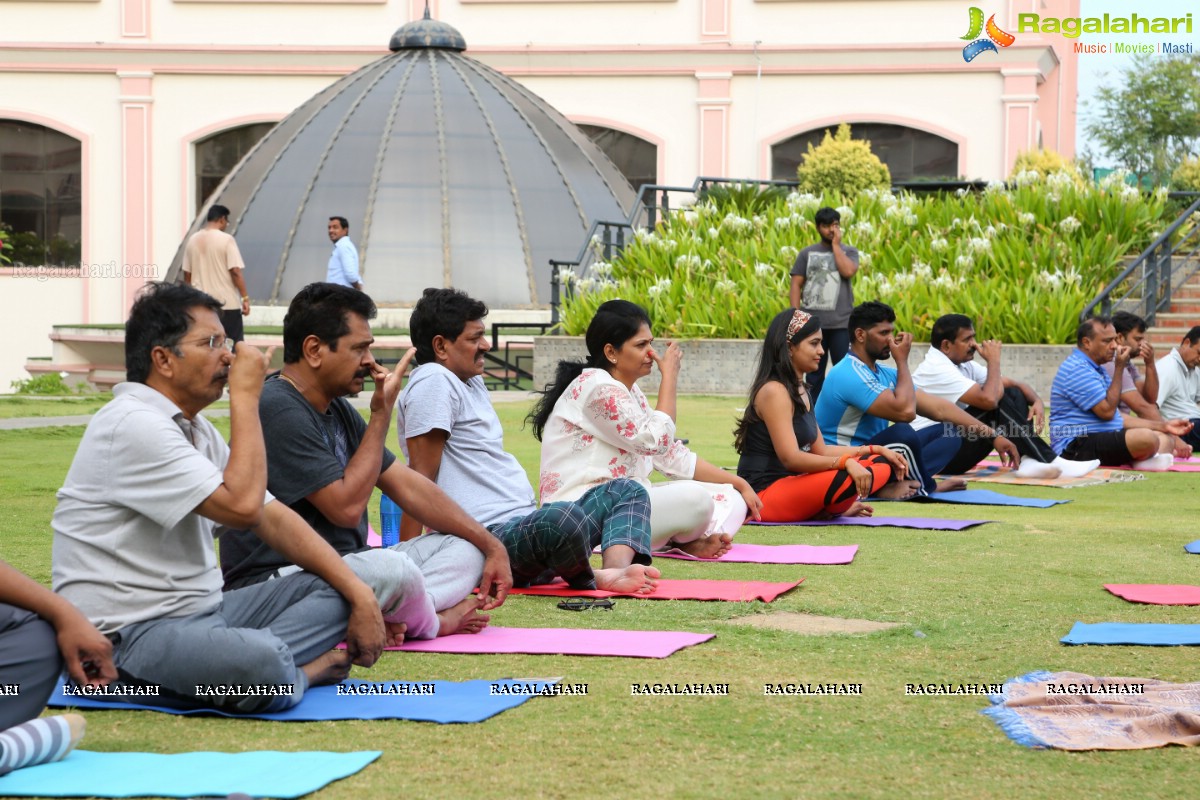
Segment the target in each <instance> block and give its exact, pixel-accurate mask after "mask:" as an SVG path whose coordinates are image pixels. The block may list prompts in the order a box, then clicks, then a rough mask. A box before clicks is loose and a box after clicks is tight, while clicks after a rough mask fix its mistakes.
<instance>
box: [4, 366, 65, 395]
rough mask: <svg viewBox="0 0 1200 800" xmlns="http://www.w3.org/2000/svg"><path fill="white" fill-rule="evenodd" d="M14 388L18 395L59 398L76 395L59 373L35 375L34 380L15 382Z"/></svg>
mask: <svg viewBox="0 0 1200 800" xmlns="http://www.w3.org/2000/svg"><path fill="white" fill-rule="evenodd" d="M12 388H13V392H15V393H16V394H42V395H57V396H62V395H69V394H74V392H72V391H71V387H70V386H67V384H66V381H64V380H63V379H62V376H61V375H59V374H58V373H57V372H43V373H42V374H41V375H34V376H33V377H32V378H27V379H25V380H17V381H13V382H12Z"/></svg>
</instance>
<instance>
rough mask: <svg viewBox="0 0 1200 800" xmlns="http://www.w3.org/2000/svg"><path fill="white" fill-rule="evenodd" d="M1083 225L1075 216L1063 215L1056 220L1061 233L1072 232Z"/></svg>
mask: <svg viewBox="0 0 1200 800" xmlns="http://www.w3.org/2000/svg"><path fill="white" fill-rule="evenodd" d="M1082 226H1083V223H1082V222H1080V221H1079V220H1077V219H1075V217H1064V218H1063V219H1061V220H1059V221H1058V229H1059V230H1060V231H1062V232H1063V233H1074V232H1075V231H1077V230H1079V229H1080V227H1082Z"/></svg>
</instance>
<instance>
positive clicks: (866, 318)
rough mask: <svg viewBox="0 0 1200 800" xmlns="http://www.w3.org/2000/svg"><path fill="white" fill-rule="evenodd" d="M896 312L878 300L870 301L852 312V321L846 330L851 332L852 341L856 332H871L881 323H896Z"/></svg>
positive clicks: (859, 305) (860, 304) (857, 306)
mask: <svg viewBox="0 0 1200 800" xmlns="http://www.w3.org/2000/svg"><path fill="white" fill-rule="evenodd" d="M895 321H896V312H895V311H893V310H892V307H891V306H889V305H888V304H887V303H881V302H879V301H878V300H868V301H867V302H865V303H859V304H858V305H856V306H855V307H854V308H853V309H852V310H851V311H850V320H849V322H847V323H846V329H847V330H848V331H849V332H850V338H851V340H853V339H854V332H855V331H856V330H858V329H859V328H862V329H863V330H868V331H869V330H870V329H871V328H874V327H875V326H876V325H878V324H879V323H881V322H895Z"/></svg>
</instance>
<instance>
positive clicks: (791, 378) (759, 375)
mask: <svg viewBox="0 0 1200 800" xmlns="http://www.w3.org/2000/svg"><path fill="white" fill-rule="evenodd" d="M795 314H796V309H794V308H789V309H785V310H784V311H780V312H779V313H778V314H776V315H775V318H774V319H773V320H771V324H770V325H768V326H767V335H766V336H765V337H763V343H762V350H761V351H760V352H759V356H758V370H757V371H756V372H755V373H754V381H753V382H752V383H751V384H750V398H749V400H748V401H747V403H746V411H745V413H744V414H742V418H741V419H739V420H738V422H737V425H736V426H735V427H734V429H733V449H734V450H736V451H737V452H739V453H740V452H742V448H743V447H744V446H745V444H746V433H747V432H748V431H749V430H750V426H752V425H754V424H755V423H756V422H758V421H759V420H760V419H761V417H759V416H758V412H757V411H755V410H754V398H755V397H757V396H758V392H759V390H760V389H762V387H763V386H766V385H767V383H768V382H770V381H779V382H780V383H782V384H783V386H784V388H786V389H787V392H788V397H790V398H792V403H794V404H797V405H798V404H799V403H800V382H801V379H800V376H798V375H797V374H796V368H795V367H793V366H792V353H791V348H790V345H792V344H797V343H799V342H801V341H803V340H804V339H807V338H808V337H809V336H812V335H813V334H814V333H816V332H817V331H819V330H821V327H820V325H819V324H818V325H817V327H815V328H812V329H811V330H807V329H808V328H809V326H807V325H806V326H805V328H803V329H801V330H799V331H797V335H796V336H795V337H793V338H791V339H789V338H788V333H787V332H788V326H790V325H791V322H792V318H793V317H794V316H795ZM815 319H816V317H813V320H815ZM809 397H812V392H811V391H810V392H809ZM810 410H811V409H810Z"/></svg>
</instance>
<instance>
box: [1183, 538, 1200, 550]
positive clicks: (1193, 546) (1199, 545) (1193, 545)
mask: <svg viewBox="0 0 1200 800" xmlns="http://www.w3.org/2000/svg"><path fill="white" fill-rule="evenodd" d="M1183 549H1184V550H1187V551H1188V552H1189V553H1200V539H1197V540H1196V541H1194V542H1189V543H1188V544H1185V545H1184V546H1183Z"/></svg>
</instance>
